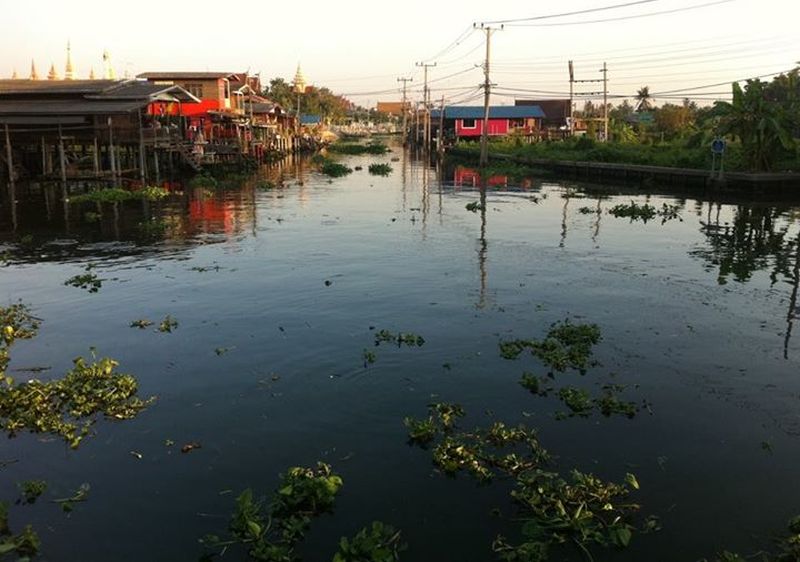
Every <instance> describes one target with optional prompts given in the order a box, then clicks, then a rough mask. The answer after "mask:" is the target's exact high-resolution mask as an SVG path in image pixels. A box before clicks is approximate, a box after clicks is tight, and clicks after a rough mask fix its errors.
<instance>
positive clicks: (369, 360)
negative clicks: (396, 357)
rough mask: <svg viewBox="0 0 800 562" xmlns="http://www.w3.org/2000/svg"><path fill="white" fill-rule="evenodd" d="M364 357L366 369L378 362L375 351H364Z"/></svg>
mask: <svg viewBox="0 0 800 562" xmlns="http://www.w3.org/2000/svg"><path fill="white" fill-rule="evenodd" d="M362 357H363V358H364V367H365V368H366V367H367V365H372V364H373V363H375V361H377V360H378V356H377V355H376V354H375V352H374V351H370V350H368V349H365V350H364V353H363V354H362Z"/></svg>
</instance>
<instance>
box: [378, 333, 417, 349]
mask: <svg viewBox="0 0 800 562" xmlns="http://www.w3.org/2000/svg"><path fill="white" fill-rule="evenodd" d="M382 343H396V344H397V346H398V347H402V346H404V345H405V346H407V347H422V346H423V345H425V338H423V337H422V336H420V335H418V334H414V333H412V332H406V333H403V332H399V333H397V334H393V333H392V332H390V331H389V330H379V331H378V332H376V333H375V345H380V344H382Z"/></svg>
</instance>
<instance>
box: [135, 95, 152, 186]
mask: <svg viewBox="0 0 800 562" xmlns="http://www.w3.org/2000/svg"><path fill="white" fill-rule="evenodd" d="M153 150H154V151H155V144H154V145H153ZM145 166H146V164H145V159H144V130H143V129H142V110H141V108H140V109H139V179H141V180H142V187H144V186H145V182H146V181H147V170H146V167H145Z"/></svg>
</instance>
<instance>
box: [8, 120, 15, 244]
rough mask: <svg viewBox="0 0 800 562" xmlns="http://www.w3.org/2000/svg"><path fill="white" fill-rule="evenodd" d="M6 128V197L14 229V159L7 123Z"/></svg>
mask: <svg viewBox="0 0 800 562" xmlns="http://www.w3.org/2000/svg"><path fill="white" fill-rule="evenodd" d="M5 130H6V164H7V165H8V198H9V204H10V206H11V223H12V225H13V227H14V230H16V229H17V186H16V184H15V183H14V159H13V156H12V155H11V134H10V133H9V132H8V123H6V126H5Z"/></svg>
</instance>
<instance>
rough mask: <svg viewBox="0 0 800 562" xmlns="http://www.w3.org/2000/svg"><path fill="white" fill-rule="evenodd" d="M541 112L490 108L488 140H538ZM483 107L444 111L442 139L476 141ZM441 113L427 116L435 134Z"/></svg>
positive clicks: (460, 107) (530, 109)
mask: <svg viewBox="0 0 800 562" xmlns="http://www.w3.org/2000/svg"><path fill="white" fill-rule="evenodd" d="M544 117H545V115H544V112H543V111H542V110H541V108H539V107H538V106H524V107H522V106H520V107H517V106H492V107H490V108H489V128H488V134H489V136H491V137H502V136H507V135H512V134H516V135H521V136H524V137H527V138H529V139H534V138H538V135H539V131H540V129H541V122H542V119H544ZM483 118H484V108H483V106H453V107H445V109H444V134H445V137H448V136H449V137H451V138H458V139H478V138H480V137H481V135H482V134H483ZM440 120H441V110H433V111H432V112H431V122H432V125H433V128H434V129H435V130H438V124H439V122H440Z"/></svg>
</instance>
